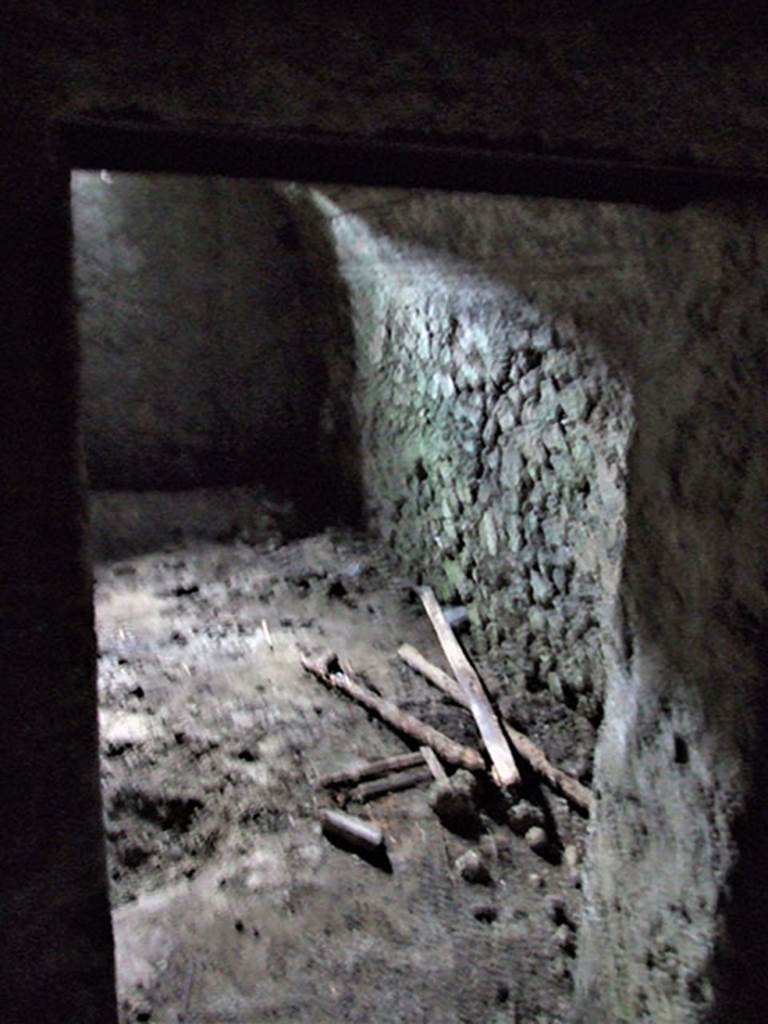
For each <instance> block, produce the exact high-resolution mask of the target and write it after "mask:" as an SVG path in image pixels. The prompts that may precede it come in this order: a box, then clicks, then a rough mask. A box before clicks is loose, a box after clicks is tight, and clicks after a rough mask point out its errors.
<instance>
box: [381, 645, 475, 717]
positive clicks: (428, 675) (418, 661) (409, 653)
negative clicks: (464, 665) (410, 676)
mask: <svg viewBox="0 0 768 1024" xmlns="http://www.w3.org/2000/svg"><path fill="white" fill-rule="evenodd" d="M397 653H398V656H399V657H400V658H401V659H402V660H403V661H404V662H405V663H406V665H409V666H410V667H411V668H412V669H413V670H414V671H415V672H418V673H419V675H421V676H424V678H425V679H428V680H429V682H430V683H432V684H433V685H434V686H436V687H437V688H438V690H442V691H443V693H444V694H445V695H446V697H450V699H451V700H452V701H453V702H454V704H460V705H461V706H462V707H464V708H465V707H467V702H466V700H465V699H464V694H463V693H462V692H461V690H460V689H459V684H458V683H457V682H456V680H455V679H454V678H453V676H449V675H448V673H447V672H443V670H442V669H441V668H438V667H437V665H433V664H432V662H431V661H427V659H426V658H425V657H424V655H423V654H421V652H420V651H417V650H416V648H415V647H411V645H410V644H403V645H402V647H398V649H397Z"/></svg>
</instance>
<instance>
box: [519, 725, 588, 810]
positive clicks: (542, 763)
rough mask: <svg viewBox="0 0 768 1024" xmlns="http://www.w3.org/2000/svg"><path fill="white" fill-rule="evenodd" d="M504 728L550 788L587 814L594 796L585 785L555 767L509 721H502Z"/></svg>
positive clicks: (531, 741)
mask: <svg viewBox="0 0 768 1024" xmlns="http://www.w3.org/2000/svg"><path fill="white" fill-rule="evenodd" d="M504 729H505V730H506V733H507V736H509V739H510V741H511V742H512V744H513V745H514V748H515V750H516V751H517V752H518V753H519V754H520V755H521V757H524V758H525V760H526V761H527V762H528V764H529V765H530V766H531V768H532V769H533V770H534V771H535V772H536V774H537V775H540V776H541V777H542V779H545V780H546V781H547V782H548V783H549V784H550V786H551V787H552V789H554V790H555V791H556V792H558V793H561V794H562V795H563V796H564V797H566V798H567V799H568V800H570V801H571V803H574V804H576V806H577V807H581V809H582V810H584V811H586V812H587V813H588V814H589V813H591V811H592V810H593V805H594V798H593V796H592V791H591V790H590V789H588V788H587V787H586V786H585V785H583V784H582V783H581V782H579V780H578V779H574V777H573V776H572V775H569V774H568V773H567V772H564V771H563V770H562V768H556V767H555V765H553V764H552V762H551V761H550V760H549V759H548V758H547V755H546V754H545V753H544V751H543V750H542V749H541V747H539V746H537V744H536V743H534V742H533V740H531V739H529V738H528V737H527V736H526V735H525V734H524V733H522V732H519V731H518V730H517V729H515V728H514V727H513V726H511V725H510V724H509V722H505V723H504Z"/></svg>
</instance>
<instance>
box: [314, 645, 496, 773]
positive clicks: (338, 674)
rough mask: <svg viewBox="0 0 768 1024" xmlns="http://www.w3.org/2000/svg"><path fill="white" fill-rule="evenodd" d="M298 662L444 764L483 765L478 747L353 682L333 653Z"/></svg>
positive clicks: (477, 767)
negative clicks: (462, 741)
mask: <svg viewBox="0 0 768 1024" xmlns="http://www.w3.org/2000/svg"><path fill="white" fill-rule="evenodd" d="M301 664H302V666H303V667H304V669H305V670H306V671H307V672H310V673H311V674H312V675H313V676H315V678H316V679H319V680H320V682H322V683H324V684H325V685H326V686H328V687H329V688H330V689H332V690H333V689H336V690H341V691H342V692H343V693H346V694H347V696H349V697H352V699H353V700H356V701H357V702H358V704H362V705H363V707H365V708H368V710H369V711H373V712H375V714H377V715H378V716H379V718H381V719H382V720H383V721H385V722H387V723H388V724H389V725H391V726H392V727H393V728H395V729H396V730H397V731H398V732H400V733H404V734H405V735H406V736H410V737H411V738H412V739H414V740H416V741H417V742H418V743H420V744H422V745H423V746H427V747H431V748H432V750H434V751H435V753H436V754H438V755H439V757H440V758H441V759H442V760H443V761H445V762H446V763H447V764H454V765H456V766H457V767H459V768H468V769H469V770H470V771H481V770H482V769H483V768H485V762H484V760H483V758H482V755H481V754H480V752H479V751H477V750H474V749H473V748H472V747H465V746H464V745H463V744H461V743H457V742H456V741H455V740H452V739H451V738H450V737H449V736H446V735H445V734H444V733H441V732H439V731H438V730H437V729H433V728H432V726H431V725H427V723H426V722H422V721H421V720H420V719H418V718H416V717H415V715H411V714H410V713H409V712H407V711H401V710H400V708H399V707H398V706H397V704H393V703H392V701H388V700H385V699H384V698H383V697H378V696H377V695H376V694H375V693H371V691H370V690H368V689H367V688H366V687H364V686H361V685H360V684H359V683H357V682H355V680H354V679H352V678H351V677H350V674H349V673H347V672H344V671H343V670H342V669H341V666H340V665H339V663H338V658H336V656H335V655H333V656H329V657H325V658H322V659H318V660H316V661H313V660H312V659H311V658H302V659H301Z"/></svg>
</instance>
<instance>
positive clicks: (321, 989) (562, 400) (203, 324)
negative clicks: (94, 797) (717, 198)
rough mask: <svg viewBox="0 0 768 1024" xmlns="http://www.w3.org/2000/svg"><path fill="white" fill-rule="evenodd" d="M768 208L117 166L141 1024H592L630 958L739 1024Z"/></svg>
mask: <svg viewBox="0 0 768 1024" xmlns="http://www.w3.org/2000/svg"><path fill="white" fill-rule="evenodd" d="M753 216H754V214H753V211H746V212H745V211H744V210H742V209H740V208H739V207H738V205H736V204H733V205H730V206H729V205H726V204H721V205H720V206H717V205H716V204H710V205H707V204H701V205H699V206H681V207H680V208H677V209H658V208H653V207H651V206H649V205H643V204H638V203H622V202H598V201H592V200H586V199H578V198H542V197H523V196H513V195H489V194H482V193H470V192H466V191H441V190H430V189H403V188H380V187H369V186H365V185H341V184H339V185H320V184H312V183H286V182H283V181H273V180H257V179H253V178H228V177H223V176H215V175H206V176H202V175H190V174H140V173H120V172H110V171H106V170H103V171H101V172H99V171H73V173H72V221H73V254H74V261H73V277H74V297H75V302H76V320H77V332H78V339H79V346H80V378H81V385H80V389H81V397H80V405H81V410H80V430H81V437H82V447H83V449H84V453H85V464H86V467H87V478H88V486H89V506H90V513H89V518H90V533H89V537H90V539H89V554H90V558H91V561H92V564H93V571H94V606H95V621H96V631H97V638H98V695H99V741H100V758H101V761H100V763H101V785H102V798H103V804H104V832H105V835H106V847H107V867H108V873H109V878H110V883H109V884H110V900H111V906H112V922H113V930H114V936H115V953H116V972H117V993H118V1004H119V1014H120V1020H121V1024H123V1022H124V1024H132V1022H133V1021H152V1022H153V1024H167V1022H171V1021H178V1020H188V1021H200V1022H202V1021H211V1022H213V1021H217V1022H218V1021H222V1022H223V1021H254V1022H256V1021H262V1020H264V1021H267V1020H269V1021H280V1022H284V1024H288V1022H294V1021H306V1022H308V1024H309V1022H319V1021H325V1020H328V1021H330V1020H334V1021H335V1020H344V1021H350V1022H351V1021H359V1022H361V1024H362V1022H363V1021H401V1020H402V1021H416V1020H423V1021H425V1022H426V1021H429V1022H432V1021H434V1022H438V1021H439V1022H441V1024H442V1022H451V1021H457V1022H464V1021H473V1022H481V1021H482V1022H483V1024H502V1022H506V1021H509V1022H517V1024H566V1022H569V1021H571V1020H572V1019H574V1018H573V1014H574V1007H575V1004H576V1002H575V1001H576V999H577V998H580V999H581V1000H582V1005H587V1003H588V999H589V985H590V976H591V974H592V973H593V972H594V967H593V961H594V959H595V958H597V957H599V956H600V955H601V954H600V949H601V944H603V943H604V942H605V941H606V935H605V933H606V931H607V932H608V933H609V939H610V944H611V947H612V951H613V956H614V958H615V961H616V965H615V969H616V970H618V971H624V972H629V974H630V976H631V977H632V983H633V986H634V988H633V993H634V994H633V999H634V1003H633V1006H632V1009H631V1010H630V1011H627V1015H626V1017H618V1016H617V1017H616V1018H615V1019H616V1020H624V1019H626V1020H635V1019H637V1020H644V1019H648V1020H653V1019H657V1020H664V1021H669V1022H670V1024H673V1022H677V1021H680V1022H683V1021H686V1022H687V1021H688V1020H690V1021H694V1020H698V1019H699V1017H697V1016H695V1014H696V1012H697V1009H696V1008H697V1007H702V1006H705V1005H709V1004H712V1003H716V1000H717V991H716V986H717V983H718V974H717V973H716V970H715V966H714V964H715V947H716V943H717V941H718V929H719V928H722V922H721V921H720V920H719V918H718V915H719V914H720V913H721V911H722V906H721V887H722V885H723V884H724V879H725V878H726V876H729V874H731V875H732V874H733V863H734V861H733V860H731V859H729V854H728V851H729V849H730V846H731V843H732V840H731V839H730V837H729V835H728V832H729V830H732V829H733V828H734V827H738V821H737V824H736V826H734V825H733V824H732V822H733V821H734V820H736V819H738V812H739V810H740V809H741V808H740V807H737V806H736V804H735V801H734V799H733V795H732V794H733V793H735V792H737V791H738V788H739V787H738V774H739V763H738V756H737V754H736V753H735V752H734V750H732V749H731V747H732V745H733V744H735V746H736V747H738V738H737V737H736V738H735V737H734V736H733V735H732V734H731V730H732V729H735V728H736V727H737V726H738V725H739V724H740V723H742V722H743V716H744V713H745V712H744V708H743V707H742V704H743V703H744V702H748V701H749V699H750V698H749V687H748V685H745V686H744V687H743V688H742V689H739V688H738V687H735V688H732V689H730V690H728V691H724V690H723V689H722V688H721V687H719V686H717V685H716V682H715V681H716V680H717V678H718V673H719V672H723V673H725V674H729V673H730V672H732V671H733V668H734V666H735V665H740V666H741V671H742V673H743V678H744V679H745V680H746V681H747V683H748V681H749V679H750V676H751V675H752V676H754V671H755V670H754V666H753V665H751V664H750V662H749V657H750V655H749V648H750V645H751V643H752V641H753V639H754V632H755V630H756V625H755V622H754V621H753V619H751V618H750V616H749V614H747V612H746V610H745V609H746V602H747V599H748V597H754V596H755V595H756V593H757V590H758V589H759V588H761V587H762V586H763V585H764V580H763V578H762V576H761V574H762V572H763V568H762V565H761V564H759V562H757V563H756V561H755V559H754V557H753V549H755V548H756V545H755V543H754V542H751V541H750V537H751V534H750V531H751V530H752V529H753V523H754V520H755V517H756V516H758V515H761V514H762V511H764V505H763V504H762V502H763V500H764V497H765V485H766V480H765V468H764V466H763V465H761V464H760V463H759V462H758V461H757V460H753V459H751V455H750V448H749V445H750V440H749V439H750V437H752V436H754V435H755V434H758V435H759V434H760V432H761V431H764V429H765V411H764V408H763V401H762V392H761V386H762V382H764V380H765V370H764V367H765V363H764V353H763V351H762V346H763V338H762V329H763V328H762V322H761V320H760V318H759V317H758V316H756V315H754V316H753V315H751V314H752V313H753V312H754V313H755V314H756V313H757V310H758V309H760V310H763V309H764V308H765V285H764V282H763V281H759V283H758V275H757V274H756V273H755V274H754V277H753V278H749V274H750V273H751V272H752V273H753V272H754V270H755V268H756V267H759V266H761V263H760V261H761V260H762V261H764V260H765V257H766V252H767V251H768V250H766V243H767V242H768V235H766V233H765V229H764V226H763V225H762V224H761V225H760V230H759V231H758V229H757V228H756V227H754V221H750V217H753ZM745 229H746V230H745ZM745 282H746V283H745ZM746 291H749V293H750V294H749V296H746V295H745V292H746ZM747 299H748V302H747V303H746V304H745V301H746V300H747ZM750 370H753V371H754V372H753V373H750ZM736 389H740V391H741V394H740V397H739V401H738V410H736V408H735V406H734V405H732V404H730V403H729V400H730V399H731V398H732V397H733V395H734V393H735V391H736ZM749 396H751V398H750V397H749ZM737 411H738V416H737V415H736V412H737ZM708 501H714V502H715V505H716V509H715V515H714V516H705V515H703V509H704V506H705V503H706V502H708ZM761 510H762V511H761ZM754 528H755V529H756V528H757V527H754ZM734 537H738V538H739V543H738V544H735V543H732V539H733V538H734ZM430 590H432V591H433V592H434V595H435V597H436V600H437V602H438V605H439V607H440V609H442V613H443V616H444V618H443V622H444V623H445V622H447V623H448V624H449V625H448V633H449V634H451V633H452V634H453V635H454V636H455V637H457V638H458V640H459V642H460V644H461V646H462V647H463V650H464V651H465V652H466V654H467V655H468V656H469V658H470V659H471V664H472V665H473V666H474V669H475V670H476V677H479V678H480V679H481V680H482V682H481V688H482V689H484V691H485V693H486V694H487V696H488V697H489V698H490V701H489V706H487V707H486V706H485V705H484V704H482V702H481V704H482V707H483V708H484V710H482V708H481V710H480V711H478V710H475V711H472V710H470V709H471V708H472V707H474V708H475V709H476V708H477V703H476V702H475V704H474V705H473V704H472V699H473V698H472V692H471V684H468V683H467V681H466V678H465V676H463V675H462V669H461V667H459V668H457V667H456V663H455V657H456V656H455V654H454V655H453V657H454V660H453V661H452V660H451V654H450V640H448V641H446V644H447V646H446V647H443V645H442V643H441V640H440V637H441V635H442V636H443V637H444V633H445V626H443V632H442V634H441V629H440V625H439V623H438V625H437V626H436V625H435V624H434V622H433V621H432V619H431V617H430V614H429V613H428V603H429V591H430ZM729 592H730V593H731V595H732V597H733V605H732V606H730V607H729V601H728V595H729ZM739 595H741V596H739ZM745 595H746V596H745ZM706 601H711V602H716V603H717V607H718V609H719V612H718V615H717V622H716V623H714V624H713V622H712V621H711V620H710V619H709V618H708V617H707V615H706V614H705V607H704V605H703V603H702V602H706ZM734 608H735V609H736V610H735V611H734ZM739 608H742V611H741V612H740V611H738V609H739ZM740 616H741V617H740ZM438 620H439V613H438ZM415 652H418V654H417V653H415ZM419 654H420V655H421V658H422V659H426V660H427V662H429V663H431V665H432V666H436V667H437V668H439V669H442V670H443V673H448V676H449V678H448V682H447V684H445V680H444V677H443V682H444V684H445V685H444V687H443V689H442V690H441V689H440V678H438V680H437V685H435V681H434V680H432V682H430V680H429V679H428V678H427V677H428V676H429V674H430V669H429V666H427V667H426V668H425V667H424V666H423V664H421V662H419V661H418V657H419ZM432 674H433V675H435V674H436V675H438V677H439V675H440V674H439V673H434V672H433V673H432ZM686 676H693V677H694V678H696V679H697V680H698V691H697V690H696V689H695V688H692V689H691V696H690V699H688V698H686V699H684V700H682V701H680V702H675V701H673V700H672V699H671V697H670V692H671V691H672V692H674V689H675V687H681V686H682V685H683V683H682V680H683V679H684V678H685V677H686ZM323 680H324V681H323ZM345 680H351V681H352V684H353V686H354V685H355V684H356V685H357V686H358V687H362V689H363V691H364V694H367V695H368V696H369V697H370V696H372V697H373V698H374V700H383V701H386V702H388V703H389V707H390V710H389V712H385V713H384V718H385V719H386V717H387V714H389V715H390V716H391V714H392V710H391V709H392V706H393V705H394V706H395V714H396V715H399V716H400V718H398V719H397V721H396V722H395V723H392V722H389V723H388V722H387V721H385V720H383V719H382V714H381V713H380V712H373V713H372V712H371V709H370V708H369V707H368V708H367V707H364V706H361V703H360V698H359V697H358V698H352V699H351V698H350V696H349V694H348V693H345V692H342V690H340V688H339V687H340V683H341V685H343V684H344V682H345ZM457 680H458V682H457ZM462 680H463V681H462ZM609 680H611V681H612V686H611V685H610V684H609ZM446 686H447V688H448V689H449V691H450V688H451V686H453V696H451V695H449V694H446V692H445V688H446ZM467 686H470V689H469V690H467ZM457 695H458V696H457ZM468 695H469V696H468ZM461 703H464V704H469V708H468V707H462V706H461ZM473 714H475V715H481V716H485V717H484V718H483V721H484V722H485V725H484V726H481V727H480V731H479V732H478V726H477V725H476V723H475V722H473ZM403 715H406V716H413V717H414V718H415V719H417V720H418V722H417V725H418V723H421V724H422V725H426V726H428V727H432V728H433V729H437V730H438V731H439V733H440V734H441V735H440V737H438V739H437V740H434V738H433V743H431V744H430V743H429V742H427V740H425V739H424V738H423V737H422V738H420V737H421V733H419V732H417V733H414V732H413V731H412V725H407V724H406V723H404V722H403V721H402V716H403ZM489 719H490V722H491V725H489V724H488V722H489ZM494 723H495V725H496V728H497V729H500V735H499V734H498V732H495V731H494ZM750 728H754V725H753V726H750ZM489 729H490V735H489V733H488V730H489ZM430 735H431V734H430ZM494 735H495V737H496V738H495V739H494ZM598 736H600V737H601V739H600V744H599V746H598V752H597V760H595V748H596V744H597V742H598ZM445 737H448V741H447V742H448V746H447V747H443V746H441V745H440V744H441V743H443V742H444V739H445ZM531 741H532V743H533V744H534V746H533V748H531ZM435 744H436V745H435ZM425 745H426V746H430V748H431V749H433V750H436V751H437V753H438V762H437V763H435V761H434V759H433V758H432V757H430V755H429V754H428V753H427V754H426V755H425V754H424V747H425ZM710 745H714V747H715V748H716V749H717V756H716V757H715V761H716V762H717V763H718V765H721V766H722V768H723V777H722V778H721V779H717V778H716V777H714V776H713V775H712V769H711V768H710V767H708V765H707V757H706V756H705V753H704V751H706V750H707V748H708V747H709V746H710ZM531 749H533V753H531ZM467 751H468V753H467ZM401 755H405V756H404V757H402V756H401ZM505 756H507V757H510V758H511V759H512V762H513V766H514V769H515V771H516V772H518V773H519V779H517V780H516V781H514V782H513V783H511V784H503V783H502V781H501V780H500V778H499V770H500V769H499V765H500V763H501V761H502V760H503V758H504V757H505ZM392 757H395V758H400V760H399V761H398V762H397V764H396V765H392V766H390V767H389V768H388V769H387V770H386V771H385V766H382V768H381V770H380V771H377V768H378V766H377V764H376V762H377V761H379V760H381V759H387V758H392ZM462 758H464V760H463V761H462ZM467 758H469V760H467ZM473 758H475V759H478V763H475V761H474V760H473ZM542 761H543V764H542ZM371 763H373V766H372V767H371V768H370V769H369V771H367V772H366V770H365V768H366V766H367V765H370V764H371ZM470 767H471V770H468V768H470ZM345 773H347V775H348V777H346V778H343V779H342V778H341V777H340V776H343V775H344V774H345ZM629 778H634V779H636V780H638V781H639V783H640V785H641V787H642V789H643V792H644V794H645V798H646V802H645V803H644V804H643V803H641V802H639V801H637V800H636V799H633V798H632V794H631V792H630V790H631V786H630V785H629V783H628V779H629ZM340 811H341V812H342V813H343V814H347V815H350V816H351V818H352V821H351V822H350V819H349V818H346V819H339V818H338V817H334V814H336V815H338V812H340ZM329 812H332V813H330V814H329ZM590 819H592V820H590ZM340 821H341V824H340ZM361 822H362V823H363V824H360V823H361ZM366 823H367V825H368V826H372V827H373V829H374V832H375V833H376V834H375V836H374V838H371V835H370V834H369V833H368V832H366V831H365V826H366ZM349 829H357V830H358V832H360V831H361V830H362V838H361V834H357V833H355V832H349V831H348V830H349ZM369 832H370V829H369ZM651 889H653V891H654V896H653V898H652V901H651V904H649V906H650V907H651V909H650V911H649V913H647V914H641V915H637V914H635V916H634V918H633V917H632V916H631V914H630V920H629V921H627V920H624V919H622V916H621V913H620V911H621V909H622V906H623V905H627V906H629V907H632V906H635V907H636V906H637V904H638V903H642V902H643V901H645V900H647V899H648V892H649V891H650V890H651ZM753 911H754V907H746V908H745V907H737V908H736V911H734V913H735V914H742V915H744V914H746V915H747V917H746V918H745V919H746V920H748V915H749V913H751V912H753ZM737 925H738V926H739V927H743V920H742V919H741V918H739V919H738V921H737ZM733 959H734V961H735V960H736V959H737V958H736V957H734V958H733ZM742 966H743V965H741V964H737V968H733V966H732V964H731V965H729V964H728V963H726V964H725V966H723V965H722V964H719V963H718V964H717V970H719V971H721V972H723V973H724V974H727V972H728V970H729V969H730V970H732V971H733V972H734V973H735V974H737V975H739V976H740V974H739V972H740V970H741V967H742ZM579 988H580V991H581V994H580V996H578V997H577V996H576V995H575V994H574V993H575V989H576V990H578V989H579ZM684 1005H686V1006H690V1007H691V1008H692V1009H691V1010H690V1013H689V1015H688V1016H684V1015H683V1010H682V1009H681V1007H682V1006H684ZM659 1006H666V1007H667V1010H666V1011H665V1012H667V1013H668V1015H667V1016H662V1015H661V1013H660V1011H659V1009H658V1007H659ZM685 1012H686V1013H687V1012H688V1010H686V1011H685ZM588 1019H590V1018H589V1017H588V1016H585V1017H584V1020H588ZM701 1019H705V1018H703V1017H702V1018H701ZM706 1019H710V1018H706ZM712 1019H714V1018H712ZM745 1019H752V1018H745Z"/></svg>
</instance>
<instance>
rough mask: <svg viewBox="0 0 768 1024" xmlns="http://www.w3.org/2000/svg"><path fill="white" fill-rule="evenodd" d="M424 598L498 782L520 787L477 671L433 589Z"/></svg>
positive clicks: (494, 713) (513, 763)
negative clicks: (444, 613) (455, 634)
mask: <svg viewBox="0 0 768 1024" xmlns="http://www.w3.org/2000/svg"><path fill="white" fill-rule="evenodd" d="M420 596H421V603H422V604H423V605H424V610H425V611H426V613H427V615H428V616H429V620H430V622H431V623H432V626H433V627H434V630H435V632H436V633H437V639H438V640H439V641H440V646H441V647H442V648H443V653H444V654H445V657H446V659H447V661H448V664H449V665H450V666H451V671H452V672H453V674H454V676H455V677H456V681H457V682H458V684H459V687H460V689H461V691H462V692H463V693H464V695H465V697H466V703H467V706H468V707H469V710H470V711H471V712H472V717H473V718H474V720H475V723H476V724H477V729H478V732H479V733H480V735H481V736H482V738H483V743H484V744H485V748H486V750H487V751H488V753H489V755H490V758H491V760H492V761H493V765H494V768H495V769H496V772H495V774H496V781H497V783H498V784H499V785H500V786H515V785H517V784H519V782H520V772H519V771H518V769H517V765H516V764H515V759H514V757H513V756H512V751H511V749H510V746H509V742H508V740H507V737H506V736H505V735H504V731H503V730H502V728H501V723H500V722H499V720H498V718H497V717H496V712H495V711H494V710H493V708H492V707H491V702H490V701H489V700H488V695H487V694H486V692H485V690H484V688H483V684H482V682H481V680H480V676H479V675H478V674H477V672H475V670H474V668H473V667H472V665H471V664H470V662H469V659H468V658H467V656H466V654H465V653H464V651H463V650H462V647H461V644H460V643H459V641H458V640H457V639H456V637H455V636H454V633H453V630H452V629H451V627H450V626H449V625H448V623H447V622H446V620H445V616H444V615H443V610H442V608H441V607H440V605H439V604H438V603H437V598H436V597H435V595H434V592H433V590H432V588H431V587H423V588H422V590H421V594H420Z"/></svg>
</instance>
